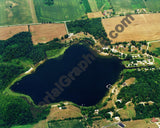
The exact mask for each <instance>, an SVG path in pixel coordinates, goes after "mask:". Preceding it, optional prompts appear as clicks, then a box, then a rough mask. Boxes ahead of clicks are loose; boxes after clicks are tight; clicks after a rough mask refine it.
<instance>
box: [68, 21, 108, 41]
mask: <svg viewBox="0 0 160 128" xmlns="http://www.w3.org/2000/svg"><path fill="white" fill-rule="evenodd" d="M67 26H68V30H69V32H71V33H79V32H85V33H89V34H91V35H93V36H94V37H95V39H99V40H100V41H101V42H102V43H108V44H110V41H109V39H108V38H107V34H106V32H105V30H104V28H103V26H102V24H101V18H95V19H87V20H76V21H71V22H67Z"/></svg>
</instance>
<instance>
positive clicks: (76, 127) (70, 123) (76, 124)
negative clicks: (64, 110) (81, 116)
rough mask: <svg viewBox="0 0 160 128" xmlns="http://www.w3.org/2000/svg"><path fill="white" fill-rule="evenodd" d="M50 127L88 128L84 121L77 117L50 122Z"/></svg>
mask: <svg viewBox="0 0 160 128" xmlns="http://www.w3.org/2000/svg"><path fill="white" fill-rule="evenodd" d="M48 127H49V128H86V127H85V126H84V125H83V123H82V122H80V121H79V120H77V119H74V120H64V121H56V122H52V123H48Z"/></svg>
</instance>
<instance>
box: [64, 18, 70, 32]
mask: <svg viewBox="0 0 160 128" xmlns="http://www.w3.org/2000/svg"><path fill="white" fill-rule="evenodd" d="M64 25H65V28H66V31H67V34H69V32H68V27H67V24H66V21H64Z"/></svg>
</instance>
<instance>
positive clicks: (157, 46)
mask: <svg viewBox="0 0 160 128" xmlns="http://www.w3.org/2000/svg"><path fill="white" fill-rule="evenodd" d="M149 51H152V52H153V53H156V54H158V55H159V56H160V42H153V43H151V47H149Z"/></svg>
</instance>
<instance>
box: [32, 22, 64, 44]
mask: <svg viewBox="0 0 160 128" xmlns="http://www.w3.org/2000/svg"><path fill="white" fill-rule="evenodd" d="M30 31H31V33H32V41H33V43H34V44H38V43H46V42H48V41H51V40H53V39H54V38H61V37H62V36H64V35H66V34H67V31H66V27H65V24H40V25H31V26H30Z"/></svg>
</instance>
